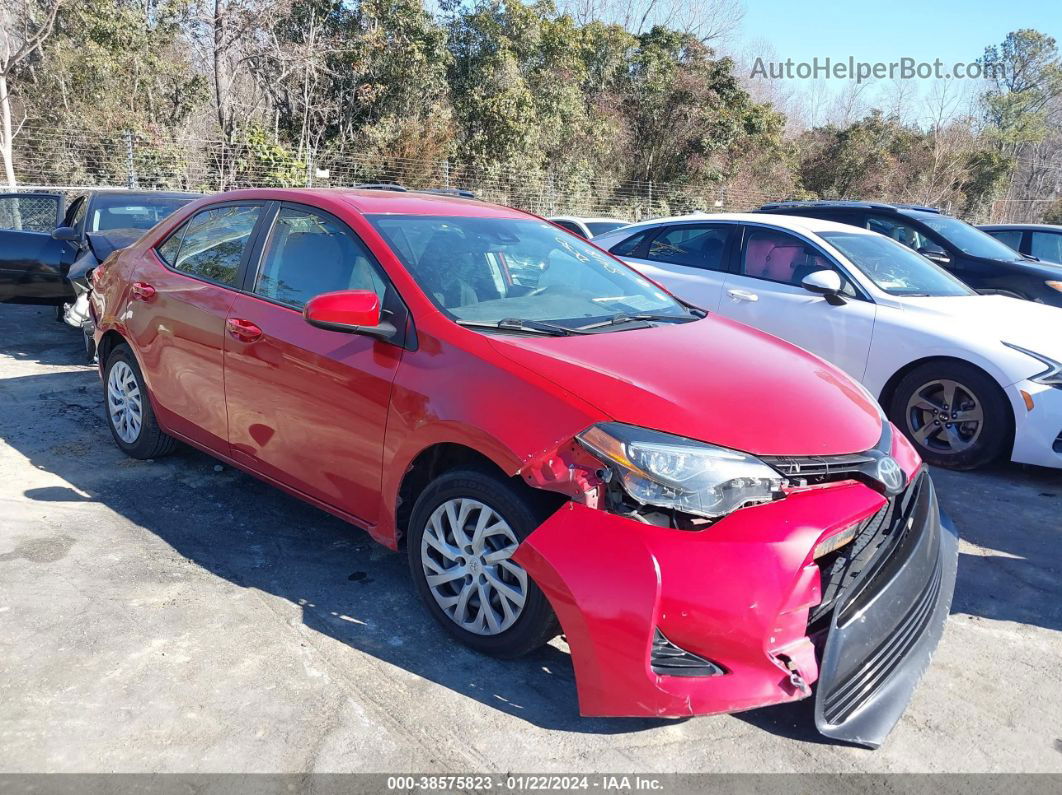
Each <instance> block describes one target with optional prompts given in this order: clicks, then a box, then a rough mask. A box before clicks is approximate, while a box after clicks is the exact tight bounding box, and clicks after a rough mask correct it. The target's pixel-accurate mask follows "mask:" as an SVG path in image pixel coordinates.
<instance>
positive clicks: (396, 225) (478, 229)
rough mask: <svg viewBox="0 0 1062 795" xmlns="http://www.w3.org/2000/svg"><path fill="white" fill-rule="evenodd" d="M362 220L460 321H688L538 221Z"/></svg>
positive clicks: (651, 291)
mask: <svg viewBox="0 0 1062 795" xmlns="http://www.w3.org/2000/svg"><path fill="white" fill-rule="evenodd" d="M368 218H369V220H370V221H371V222H372V224H373V226H375V227H376V229H377V231H379V233H380V235H381V236H382V237H383V238H384V240H386V241H387V244H388V245H389V246H390V248H391V250H392V251H394V253H395V255H396V256H397V257H398V258H399V260H401V261H402V264H403V265H405V267H406V269H407V270H408V271H409V273H410V275H411V276H412V277H413V278H414V279H415V280H416V281H417V283H418V284H419V286H420V287H421V289H422V290H423V291H424V292H425V293H426V294H427V295H428V296H429V297H430V298H431V299H432V300H433V301H434V302H435V304H436V305H437V306H438V307H439V308H440V309H442V310H443V311H444V312H446V313H447V314H448V315H450V316H451V317H452V318H454V319H456V320H458V321H462V320H463V321H476V322H479V323H491V324H493V323H498V322H500V321H503V320H521V321H550V322H553V323H555V324H562V325H570V326H577V325H583V324H585V323H586V321H587V320H588V319H601V320H605V319H607V318H612V317H615V316H617V315H620V314H624V315H628V314H643V313H644V314H653V315H668V316H674V317H676V318H681V319H689V318H691V315H690V313H689V312H688V311H687V310H686V309H685V307H683V305H682V304H680V303H678V301H676V300H675V299H674V298H672V297H671V296H670V295H668V293H666V292H664V291H663V290H661V289H660V288H658V287H656V286H655V285H654V284H652V283H651V282H649V281H647V280H646V279H645V278H643V277H642V276H640V275H638V274H637V273H635V272H634V271H633V270H631V269H630V268H628V267H627V266H625V265H623V264H622V263H620V262H617V261H616V260H615V259H613V258H612V257H609V256H608V255H607V254H604V253H603V252H602V251H600V250H599V249H597V248H595V247H594V246H592V245H590V244H589V243H586V242H584V241H582V240H579V239H577V238H575V237H572V236H571V235H568V234H566V233H564V232H562V231H560V230H559V229H557V228H555V227H554V226H552V225H551V224H548V223H545V222H544V221H537V220H533V219H522V218H465V217H439V216H424V215H404V216H402V215H372V216H368Z"/></svg>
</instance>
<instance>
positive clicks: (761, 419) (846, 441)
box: [490, 316, 881, 455]
mask: <svg viewBox="0 0 1062 795" xmlns="http://www.w3.org/2000/svg"><path fill="white" fill-rule="evenodd" d="M490 342H491V345H493V346H494V348H495V349H496V350H498V351H499V352H500V353H501V354H502V355H504V356H506V357H507V358H509V359H511V360H513V361H515V362H517V363H519V364H520V365H522V366H524V367H526V368H528V369H529V370H531V371H533V372H535V373H536V374H538V375H540V376H542V377H543V378H546V379H548V380H550V381H552V382H554V383H556V384H557V385H558V386H561V387H562V388H564V389H566V390H568V391H569V392H571V393H572V394H573V395H575V396H577V397H578V398H580V399H581V400H583V401H586V402H587V403H589V404H591V405H593V406H595V407H596V408H597V409H598V410H600V411H601V412H602V413H604V414H607V415H608V416H609V417H611V418H612V419H614V420H616V421H618V422H625V423H629V424H631V425H639V426H642V427H645V428H652V429H654V430H658V431H664V432H666V433H673V434H677V435H680V436H686V437H690V438H692V439H698V440H700V441H704V442H711V443H713V444H718V445H722V446H724V447H730V448H733V449H737V450H744V451H746V452H750V453H755V454H759V455H835V454H841V453H854V452H861V451H863V450H867V449H870V448H871V447H873V446H874V445H875V443H877V441H878V439H879V438H880V437H881V415H880V412H879V410H878V406H877V404H876V403H875V402H874V401H873V399H872V398H870V396H869V395H868V393H867V392H865V391H864V390H863V388H862V387H860V386H859V385H857V384H856V383H855V382H854V381H852V380H851V379H850V378H849V377H848V376H846V375H845V374H844V373H843V372H841V371H840V370H838V369H837V368H836V367H834V366H833V365H830V364H828V363H826V362H824V361H823V360H822V359H819V358H818V357H816V356H813V355H812V354H810V353H808V352H806V351H804V350H802V349H801V348H797V347H796V346H793V345H790V344H789V343H786V342H783V341H782V340H779V339H777V338H775V337H772V336H770V335H769V334H764V333H762V332H759V331H756V330H755V329H752V328H749V327H748V326H744V325H742V324H740V323H736V322H734V321H731V320H727V319H724V318H720V317H716V316H710V317H708V318H705V319H703V320H699V321H696V322H692V323H683V324H676V325H672V324H661V325H659V326H655V327H652V328H643V329H635V330H630V331H615V332H610V333H602V334H587V335H581V336H570V337H523V336H497V335H491V337H490ZM524 408H525V410H532V411H533V410H534V407H531V406H528V407H524Z"/></svg>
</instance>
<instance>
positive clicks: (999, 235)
mask: <svg viewBox="0 0 1062 795" xmlns="http://www.w3.org/2000/svg"><path fill="white" fill-rule="evenodd" d="M986 231H988V234H990V235H992V237H994V238H995V239H996V240H998V241H999V242H1000V243H1003V244H1004V245H1007V246H1010V247H1011V248H1012V249H1014V250H1015V251H1018V250H1019V249H1020V247H1021V230H1020V229H991V230H986ZM1033 239H1034V240H1035V237H1034V238H1033Z"/></svg>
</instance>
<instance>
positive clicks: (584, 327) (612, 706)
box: [92, 190, 957, 746]
mask: <svg viewBox="0 0 1062 795" xmlns="http://www.w3.org/2000/svg"><path fill="white" fill-rule="evenodd" d="M92 313H93V317H94V320H95V322H96V327H97V332H96V342H97V345H98V349H99V361H100V370H101V375H102V378H103V384H104V391H105V400H106V411H107V418H108V420H109V422H110V426H111V430H112V432H113V435H114V439H115V442H116V443H117V444H118V446H119V447H120V448H121V449H122V450H124V451H125V452H126V453H128V454H129V455H131V456H134V457H136V458H154V457H157V456H160V455H163V454H165V453H167V452H169V451H171V450H172V449H173V448H174V446H175V445H176V444H177V442H178V441H181V442H185V443H187V444H190V445H193V446H194V447H198V448H200V449H202V450H204V451H206V452H208V453H210V454H211V455H214V456H216V457H218V458H220V459H222V460H224V461H226V462H228V463H230V464H231V465H233V466H236V467H239V468H240V469H243V470H245V471H247V472H250V473H252V474H254V475H255V476H257V477H260V478H262V479H264V480H266V481H269V482H270V483H273V484H275V485H276V486H278V487H279V488H282V489H284V490H285V491H287V492H290V493H291V494H294V495H296V496H298V497H300V498H302V499H304V500H306V501H307V502H310V503H312V504H314V505H316V506H318V507H320V508H322V509H324V510H326V511H329V512H331V513H333V514H335V515H337V516H339V517H341V518H343V519H345V520H347V521H349V522H351V523H352V524H354V525H356V526H358V527H361V528H363V529H364V530H366V531H367V532H368V533H369V534H370V535H371V536H372V537H373V538H374V539H376V540H377V541H379V542H380V543H382V544H385V545H386V546H388V547H390V548H391V549H396V550H397V549H400V548H403V547H404V548H405V550H406V552H407V554H408V556H409V563H410V570H411V572H412V576H413V580H414V582H415V584H416V587H417V590H418V591H419V592H420V595H421V597H422V598H423V600H424V603H425V604H426V605H427V608H428V610H429V611H430V612H431V614H432V615H433V616H434V617H435V619H436V620H437V621H438V622H439V623H440V624H441V625H442V626H443V627H445V628H446V629H447V630H448V631H449V632H451V633H452V634H453V635H454V636H456V637H457V638H458V639H459V640H461V641H463V642H464V643H467V644H468V645H470V646H472V647H474V648H475V649H478V650H480V651H482V652H485V653H488V654H493V655H497V656H503V657H513V656H517V655H521V654H524V653H527V652H529V651H531V650H533V649H535V648H537V647H539V646H540V645H542V644H543V643H546V642H547V641H549V640H550V639H551V638H552V637H554V636H555V635H557V634H558V633H560V632H563V633H564V635H565V636H566V638H567V641H568V644H569V646H570V648H571V655H572V662H573V665H574V668H575V675H576V683H577V687H578V693H579V703H580V708H581V710H582V712H583V713H584V714H586V715H654V716H687V715H697V714H707V713H714V712H731V711H736V710H744V709H750V708H752V707H759V706H763V705H767V704H777V703H781V702H786V701H792V700H796V699H801V698H804V697H806V696H809V695H811V693H812V685H813V684H816V682H817V685H816V691H817V693H816V723H817V725H818V727H819V730H820V731H822V732H823V733H824V734H826V735H828V736H831V737H835V738H840V739H844V740H848V741H851V742H855V743H861V744H864V745H869V746H876V745H878V744H880V742H881V741H882V740H883V738H884V737H885V735H886V734H887V733H888V731H889V730H890V728H891V727H892V725H893V724H894V723H895V722H896V720H897V719H898V718H899V716H900V714H901V712H902V711H903V709H904V707H905V705H906V703H907V701H908V699H909V698H910V695H911V693H912V691H913V689H914V687H915V684H916V682H917V680H918V678H919V676H920V675H921V672H922V671H923V670H924V668H925V666H926V664H927V662H928V659H929V656H930V654H931V653H932V651H933V648H934V647H935V646H936V644H937V641H938V639H939V637H940V634H941V631H942V627H943V623H944V620H945V618H946V616H947V614H948V609H949V605H950V601H951V594H952V591H953V589H954V581H955V566H956V559H957V539H956V535H955V532H954V530H953V529H952V527H951V525H950V524H949V523H948V522H947V521H946V520H943V519H942V518H941V516H940V511H939V509H938V506H937V501H936V497H935V495H934V491H933V485H932V483H931V481H930V479H929V476H928V474H927V473H926V472H925V471H924V469H923V467H922V465H921V462H920V461H919V459H918V457H917V455H916V454H915V453H914V451H913V450H912V449H911V447H910V446H909V445H908V444H907V443H906V441H905V440H904V438H903V436H902V435H900V434H899V433H896V432H895V431H894V429H893V428H892V426H891V425H890V424H889V423H888V422H886V421H884V420H883V419H882V415H881V413H880V411H879V409H878V406H877V404H876V403H875V402H874V400H873V399H872V398H871V397H870V396H869V395H868V394H867V393H866V392H865V391H864V390H863V389H862V388H861V387H860V386H859V385H858V384H856V383H855V382H853V381H852V380H850V379H849V378H847V377H846V376H845V375H844V374H843V373H841V372H840V371H839V370H837V369H836V368H834V367H832V366H831V365H829V364H827V363H825V362H823V361H822V360H820V359H818V358H816V357H814V356H812V355H810V354H808V353H806V352H805V351H803V350H801V349H799V348H796V347H794V346H791V345H788V344H786V343H784V342H781V341H780V340H777V339H775V338H773V337H771V336H768V335H766V334H762V333H760V332H757V331H754V330H752V329H750V328H747V327H745V326H742V325H740V324H738V323H735V322H732V321H728V320H725V319H723V318H720V317H716V316H707V315H706V313H705V312H703V311H700V310H698V309H696V308H694V307H691V306H689V305H687V304H684V303H682V302H680V301H679V300H677V299H676V298H674V297H672V296H671V295H670V294H668V293H667V292H666V291H665V290H663V289H662V288H660V287H659V286H657V285H656V284H653V283H652V282H650V281H648V280H646V279H645V278H644V277H642V276H640V275H638V274H637V273H635V272H634V271H633V270H631V269H630V268H628V267H627V266H626V265H624V264H623V263H621V262H620V261H618V260H616V259H614V258H613V257H611V256H610V255H608V254H606V253H604V252H602V251H601V250H600V249H597V248H596V247H594V246H593V245H591V244H590V243H588V242H586V241H583V240H581V239H579V238H577V237H575V236H574V235H571V234H569V233H568V232H565V231H564V230H562V229H560V228H558V227H556V226H553V225H552V224H550V223H548V222H546V221H544V220H542V219H540V218H536V217H534V216H531V215H528V214H526V213H522V212H519V211H517V210H512V209H508V208H503V207H497V206H492V205H489V204H484V203H481V202H477V201H475V200H471V199H466V198H458V197H454V196H447V195H441V194H431V193H413V192H390V191H366V190H363V191H357V190H344V191H324V190H248V191H237V192H233V193H226V194H222V195H217V196H213V197H209V198H206V199H202V200H200V201H198V202H195V203H193V204H190V205H188V206H187V207H185V208H183V209H182V210H180V211H178V212H176V213H174V215H172V216H171V217H170V218H169V219H167V220H166V221H164V222H163V223H161V224H160V225H158V226H157V227H155V228H154V229H153V230H151V231H150V232H149V233H148V234H146V235H145V236H144V237H143V238H142V239H141V240H140V241H139V242H138V243H136V244H135V245H133V246H131V247H130V248H128V249H125V250H124V251H123V252H121V253H120V254H118V255H116V256H115V257H112V258H111V259H109V260H108V261H107V262H106V263H104V265H103V266H102V267H100V268H99V269H98V270H96V271H95V274H94V291H93V299H92Z"/></svg>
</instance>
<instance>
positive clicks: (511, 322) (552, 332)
mask: <svg viewBox="0 0 1062 795" xmlns="http://www.w3.org/2000/svg"><path fill="white" fill-rule="evenodd" d="M455 322H456V323H457V325H459V326H465V327H466V328H487V329H501V330H502V331H526V332H528V333H530V334H545V335H547V336H550V337H567V336H570V335H572V334H587V333H589V332H586V331H583V330H582V329H577V328H568V327H567V326H559V325H557V324H556V323H546V322H545V321H542V320H521V319H520V318H518V317H505V318H502V319H501V320H499V321H498V322H497V323H490V322H487V321H481V320H457V321H455Z"/></svg>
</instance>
